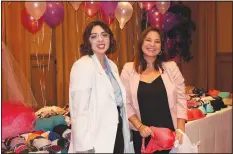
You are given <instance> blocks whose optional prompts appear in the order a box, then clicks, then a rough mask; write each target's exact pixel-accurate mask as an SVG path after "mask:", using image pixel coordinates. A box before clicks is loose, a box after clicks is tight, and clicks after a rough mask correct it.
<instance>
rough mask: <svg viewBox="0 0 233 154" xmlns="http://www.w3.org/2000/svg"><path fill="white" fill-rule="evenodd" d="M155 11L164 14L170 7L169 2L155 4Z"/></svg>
mask: <svg viewBox="0 0 233 154" xmlns="http://www.w3.org/2000/svg"><path fill="white" fill-rule="evenodd" d="M156 7H157V9H158V10H159V11H160V12H161V13H162V14H164V13H165V12H166V11H167V10H168V8H169V7H170V2H156Z"/></svg>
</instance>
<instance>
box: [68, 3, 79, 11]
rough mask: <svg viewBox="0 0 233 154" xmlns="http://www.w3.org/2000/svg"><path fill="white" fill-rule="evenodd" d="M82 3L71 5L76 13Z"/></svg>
mask: <svg viewBox="0 0 233 154" xmlns="http://www.w3.org/2000/svg"><path fill="white" fill-rule="evenodd" d="M81 3H82V2H70V4H71V5H72V6H73V7H74V9H75V11H77V10H78V9H79V6H80V4H81Z"/></svg>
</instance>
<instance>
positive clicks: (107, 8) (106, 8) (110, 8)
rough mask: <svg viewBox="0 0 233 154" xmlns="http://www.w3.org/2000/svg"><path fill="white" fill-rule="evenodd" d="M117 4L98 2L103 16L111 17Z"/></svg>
mask: <svg viewBox="0 0 233 154" xmlns="http://www.w3.org/2000/svg"><path fill="white" fill-rule="evenodd" d="M117 3H118V2H100V7H101V10H102V11H103V12H104V14H106V15H110V16H112V15H114V12H115V9H116V7H117Z"/></svg>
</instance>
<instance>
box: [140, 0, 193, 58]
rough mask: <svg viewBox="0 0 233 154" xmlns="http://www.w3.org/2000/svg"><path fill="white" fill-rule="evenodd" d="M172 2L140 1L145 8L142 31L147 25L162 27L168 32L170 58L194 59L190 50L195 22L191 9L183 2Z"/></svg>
mask: <svg viewBox="0 0 233 154" xmlns="http://www.w3.org/2000/svg"><path fill="white" fill-rule="evenodd" d="M170 4H171V3H170V2H169V1H167V2H139V6H140V7H141V8H142V9H143V18H142V25H141V28H142V31H143V30H144V29H145V28H146V27H147V26H156V27H159V28H162V29H163V31H164V32H165V34H166V38H167V47H168V58H169V59H172V60H175V61H176V62H178V60H179V59H178V57H180V58H183V60H184V61H186V62H189V61H190V60H191V59H192V55H191V52H190V50H189V48H190V45H191V43H192V41H191V35H192V32H193V31H194V30H195V24H194V23H193V22H192V21H191V10H190V9H189V8H188V7H187V6H185V5H182V4H173V5H171V6H170Z"/></svg>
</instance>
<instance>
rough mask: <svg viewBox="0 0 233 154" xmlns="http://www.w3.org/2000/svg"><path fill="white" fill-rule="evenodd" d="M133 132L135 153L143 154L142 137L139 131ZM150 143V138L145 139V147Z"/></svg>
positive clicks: (165, 151)
mask: <svg viewBox="0 0 233 154" xmlns="http://www.w3.org/2000/svg"><path fill="white" fill-rule="evenodd" d="M132 132H133V146H134V151H135V153H136V154H141V147H142V137H141V135H140V133H139V132H138V131H132ZM149 141H150V137H147V138H146V139H145V147H146V146H147V144H148V143H149ZM169 152H170V150H161V151H156V152H154V153H153V154H168V153H169Z"/></svg>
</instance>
